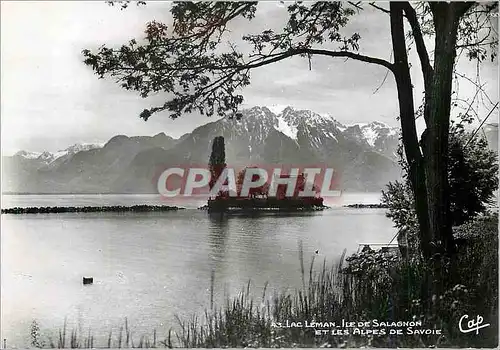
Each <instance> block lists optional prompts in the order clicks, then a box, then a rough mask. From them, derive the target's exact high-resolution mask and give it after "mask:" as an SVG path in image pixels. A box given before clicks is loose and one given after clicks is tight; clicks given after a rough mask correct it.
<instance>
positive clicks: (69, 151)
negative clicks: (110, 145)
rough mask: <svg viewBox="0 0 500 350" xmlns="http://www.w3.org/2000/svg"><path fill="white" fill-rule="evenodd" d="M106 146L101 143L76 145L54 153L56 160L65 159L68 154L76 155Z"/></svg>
mask: <svg viewBox="0 0 500 350" xmlns="http://www.w3.org/2000/svg"><path fill="white" fill-rule="evenodd" d="M103 146H104V144H101V143H75V144H74V145H72V146H69V147H68V148H66V149H63V150H59V151H57V152H55V153H54V160H56V159H58V158H61V157H64V156H66V155H68V154H76V153H78V152H81V151H90V150H92V149H96V148H102V147H103Z"/></svg>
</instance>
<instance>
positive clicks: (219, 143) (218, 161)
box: [208, 136, 226, 190]
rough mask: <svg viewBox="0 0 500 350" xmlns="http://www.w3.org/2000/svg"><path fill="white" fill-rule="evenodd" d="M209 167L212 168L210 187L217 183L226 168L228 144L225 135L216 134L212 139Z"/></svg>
mask: <svg viewBox="0 0 500 350" xmlns="http://www.w3.org/2000/svg"><path fill="white" fill-rule="evenodd" d="M208 168H209V170H210V182H209V188H210V190H212V188H213V187H214V185H215V182H216V181H217V179H218V178H219V176H220V175H221V174H222V172H223V171H224V168H226V146H225V143H224V137H223V136H216V137H215V138H214V140H213V141H212V152H211V153H210V159H209V160H208Z"/></svg>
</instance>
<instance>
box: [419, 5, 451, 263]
mask: <svg viewBox="0 0 500 350" xmlns="http://www.w3.org/2000/svg"><path fill="white" fill-rule="evenodd" d="M432 9H433V17H434V26H435V31H436V34H435V35H436V37H435V49H434V50H435V51H434V76H433V79H432V86H431V92H430V98H429V99H428V102H427V103H428V106H427V107H428V113H429V115H428V122H427V135H426V138H425V140H424V145H423V146H424V155H425V167H426V169H425V170H426V181H427V201H428V212H429V222H430V226H429V229H430V235H431V239H432V242H433V244H432V247H433V248H434V249H433V250H434V251H433V253H434V254H436V253H438V254H439V255H442V254H452V253H453V251H454V249H453V233H452V229H451V220H450V211H449V184H448V134H449V125H450V109H451V93H452V74H453V66H454V63H455V56H456V48H455V47H456V41H457V29H458V19H459V16H458V15H457V14H456V13H455V10H454V6H452V5H451V4H447V3H436V4H435V5H434V6H433V8H432Z"/></svg>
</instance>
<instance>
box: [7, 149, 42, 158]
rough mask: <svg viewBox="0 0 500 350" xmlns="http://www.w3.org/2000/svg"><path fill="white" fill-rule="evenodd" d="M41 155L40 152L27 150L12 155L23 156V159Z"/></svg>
mask: <svg viewBox="0 0 500 350" xmlns="http://www.w3.org/2000/svg"><path fill="white" fill-rule="evenodd" d="M41 155H42V152H29V151H19V152H17V153H16V154H14V156H17V157H23V158H25V159H38V157H40V156H41Z"/></svg>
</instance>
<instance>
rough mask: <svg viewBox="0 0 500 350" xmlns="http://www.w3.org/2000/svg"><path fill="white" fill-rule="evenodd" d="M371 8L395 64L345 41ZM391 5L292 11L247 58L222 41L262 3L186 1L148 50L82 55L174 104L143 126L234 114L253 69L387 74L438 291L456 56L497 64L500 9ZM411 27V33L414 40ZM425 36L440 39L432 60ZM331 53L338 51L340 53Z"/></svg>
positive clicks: (446, 224) (257, 38)
mask: <svg viewBox="0 0 500 350" xmlns="http://www.w3.org/2000/svg"><path fill="white" fill-rule="evenodd" d="M363 6H371V7H372V8H376V9H377V10H379V11H380V13H381V15H383V16H387V20H388V21H389V23H390V29H391V45H392V51H393V57H394V61H393V62H390V61H388V60H385V59H382V58H377V57H371V56H366V55H363V54H360V53H359V52H358V51H359V48H360V39H361V37H360V35H359V33H352V34H351V35H348V36H345V35H343V34H342V32H341V30H342V29H343V28H344V27H345V26H346V25H347V24H348V22H349V19H350V18H351V17H352V16H355V15H356V14H357V13H359V12H360V11H362V10H363ZM384 6H385V5H378V4H376V3H370V4H362V3H360V2H358V3H353V2H315V3H293V4H290V5H287V6H286V11H287V12H288V20H287V22H286V24H285V26H284V27H283V29H282V30H280V31H273V30H264V31H262V32H261V33H258V34H247V35H244V36H243V38H242V39H243V40H244V41H245V42H246V43H247V44H250V46H251V48H252V50H251V52H250V53H244V52H240V51H238V48H237V47H236V45H234V44H232V43H230V44H229V45H227V46H224V45H225V43H226V42H225V40H224V39H225V37H224V34H225V33H227V32H228V30H229V29H228V24H229V22H230V21H232V20H234V19H236V18H240V19H246V20H249V21H250V20H252V19H253V18H254V17H255V13H256V7H257V2H196V3H192V2H178V3H174V4H173V5H172V7H171V9H170V12H171V14H172V17H173V23H172V26H170V27H169V26H167V25H166V24H164V23H160V22H157V21H152V22H150V23H148V24H147V26H146V30H145V34H146V36H145V38H144V40H143V41H141V43H139V42H137V41H136V40H131V41H130V42H129V43H127V44H125V45H123V46H121V47H120V48H117V49H112V48H108V47H105V46H103V47H101V48H100V49H99V50H98V51H97V52H91V51H90V50H84V51H83V54H84V56H85V61H84V62H85V63H86V64H87V65H89V66H91V67H92V68H93V70H94V71H95V73H96V74H97V75H98V76H99V77H101V78H102V77H104V76H111V77H114V78H116V79H117V80H118V82H119V83H120V84H121V86H122V87H123V88H125V89H128V90H135V91H137V92H139V94H140V95H141V96H142V97H147V96H149V95H150V94H151V93H157V92H166V93H168V94H169V95H170V96H171V98H169V99H168V100H167V101H166V102H165V103H164V104H163V105H160V106H156V107H152V108H150V109H146V110H144V111H143V112H142V113H141V115H140V117H141V118H143V119H144V120H148V118H149V117H151V115H152V114H154V113H157V112H160V111H168V112H170V116H171V117H172V118H177V117H179V116H181V115H182V114H184V113H189V112H192V111H199V112H200V113H202V114H206V115H213V114H218V115H227V114H232V115H234V114H236V113H237V111H238V107H239V106H240V104H241V103H242V102H243V96H242V95H241V94H239V93H238V91H239V90H240V89H241V88H243V87H245V86H247V85H249V84H250V72H251V70H253V69H257V68H259V67H262V66H265V65H269V64H273V63H276V62H280V61H283V60H286V59H288V58H290V57H294V56H299V57H303V58H305V59H310V58H311V57H312V56H326V57H331V58H332V59H336V58H344V59H353V60H357V61H361V62H365V63H367V64H372V65H377V66H381V67H384V68H386V69H387V70H388V71H389V72H390V73H392V75H393V76H394V78H395V81H396V86H397V93H398V102H399V120H400V123H401V130H402V142H403V145H404V153H405V158H406V162H407V163H408V178H409V183H410V186H411V190H412V193H413V196H414V199H415V200H414V203H415V212H416V217H417V222H418V227H419V241H420V246H421V248H422V252H423V255H424V257H425V258H426V259H427V260H429V261H432V262H433V264H432V265H433V273H432V274H433V277H432V278H431V280H429V283H430V284H431V285H432V288H434V287H436V286H437V285H438V284H441V283H443V282H444V280H445V279H444V275H442V274H443V272H442V270H441V267H442V265H443V264H444V263H443V262H442V261H441V259H442V258H443V257H445V256H450V255H453V253H454V244H453V234H452V229H451V218H450V202H449V193H450V186H449V181H448V176H447V174H448V169H449V166H448V147H449V142H448V134H449V126H450V111H451V96H452V80H453V70H454V65H455V62H456V57H457V50H459V53H461V52H465V53H467V54H468V57H469V58H470V59H474V60H477V61H483V60H485V59H486V58H487V56H488V55H490V54H491V58H492V59H494V58H495V57H496V47H497V46H496V45H497V42H498V38H497V37H496V36H495V35H493V36H490V32H491V30H489V28H490V27H491V23H492V22H491V20H492V18H493V16H491V18H488V15H489V14H490V13H492V12H493V11H497V9H498V4H497V3H496V2H494V3H477V2H424V3H419V4H413V3H409V2H390V3H389V5H388V6H389V7H388V8H387V7H384ZM405 22H406V24H407V25H409V27H410V28H411V32H410V33H408V34H409V35H408V36H406V33H405V28H404V25H405ZM493 33H496V31H493ZM425 35H430V36H432V37H433V38H434V47H433V48H432V49H433V51H431V55H432V56H431V55H430V54H429V50H428V49H427V47H426V43H425V40H424V36H425ZM410 40H411V41H412V43H413V45H414V46H415V47H416V51H417V53H418V57H419V60H420V68H421V74H422V76H423V81H424V87H425V97H424V102H423V109H422V112H423V113H422V115H423V118H424V121H425V124H426V126H425V131H424V132H423V135H422V138H421V140H419V138H418V134H417V129H416V125H415V117H416V115H417V113H416V112H417V110H416V108H415V106H414V93H413V85H412V79H411V74H410V64H409V60H408V50H409V46H410V45H411V43H410ZM333 46H337V48H333V49H332V47H333ZM489 49H492V50H490V51H488V50H489ZM432 280H434V281H437V282H438V283H434V282H432ZM431 285H430V286H429V287H431ZM437 292H438V291H435V290H434V292H432V293H434V294H436V293H437Z"/></svg>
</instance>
